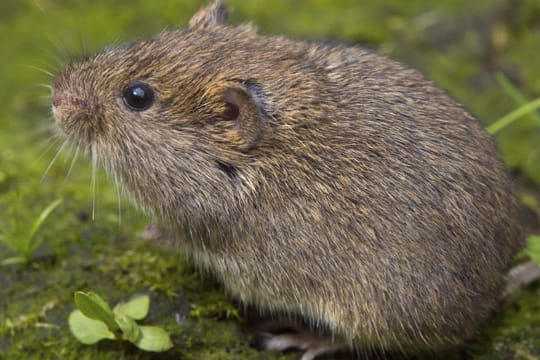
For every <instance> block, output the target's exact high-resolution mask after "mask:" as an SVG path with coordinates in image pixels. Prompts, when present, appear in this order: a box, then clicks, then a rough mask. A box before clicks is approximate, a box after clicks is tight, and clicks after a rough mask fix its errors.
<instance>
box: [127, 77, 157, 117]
mask: <svg viewBox="0 0 540 360" xmlns="http://www.w3.org/2000/svg"><path fill="white" fill-rule="evenodd" d="M122 98H123V99H124V103H125V104H126V105H127V107H129V108H130V109H131V110H135V111H143V110H146V109H148V108H149V107H150V106H152V104H153V103H154V91H153V90H152V88H151V87H150V86H149V85H148V84H145V83H143V82H135V83H131V84H129V85H128V86H126V87H125V88H124V91H122Z"/></svg>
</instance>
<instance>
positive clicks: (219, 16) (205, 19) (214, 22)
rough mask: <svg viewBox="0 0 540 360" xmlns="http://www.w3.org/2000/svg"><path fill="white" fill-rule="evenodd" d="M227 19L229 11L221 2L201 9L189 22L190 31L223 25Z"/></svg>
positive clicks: (215, 2) (218, 0)
mask: <svg viewBox="0 0 540 360" xmlns="http://www.w3.org/2000/svg"><path fill="white" fill-rule="evenodd" d="M228 17H229V9H228V8H227V5H225V3H224V2H223V1H221V0H217V1H214V2H213V3H211V4H209V5H207V6H205V7H203V8H202V9H200V10H199V11H197V12H196V13H195V15H193V16H192V17H191V19H190V20H189V28H190V29H208V28H210V27H213V26H219V25H225V24H226V23H227V18H228Z"/></svg>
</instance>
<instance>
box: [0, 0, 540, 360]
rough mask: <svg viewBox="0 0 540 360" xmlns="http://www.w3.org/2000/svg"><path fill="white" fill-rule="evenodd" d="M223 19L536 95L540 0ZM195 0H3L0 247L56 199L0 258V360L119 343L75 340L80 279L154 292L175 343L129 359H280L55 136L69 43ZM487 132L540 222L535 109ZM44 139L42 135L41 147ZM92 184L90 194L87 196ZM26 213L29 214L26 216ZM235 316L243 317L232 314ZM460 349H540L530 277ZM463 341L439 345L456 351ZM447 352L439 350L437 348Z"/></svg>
mask: <svg viewBox="0 0 540 360" xmlns="http://www.w3.org/2000/svg"><path fill="white" fill-rule="evenodd" d="M229 3H230V4H231V5H232V6H233V8H234V9H235V11H234V12H233V14H232V21H233V22H234V23H239V22H241V21H246V20H253V21H254V22H255V23H256V24H257V25H258V26H259V29H260V31H261V32H262V33H270V34H286V35H288V36H292V37H297V38H311V39H333V40H344V41H348V42H353V43H363V44H367V45H368V46H370V47H373V48H377V49H378V50H379V51H381V52H384V53H387V54H389V55H391V56H393V57H396V58H399V59H401V60H402V61H404V62H405V63H408V64H409V65H411V66H414V67H416V68H419V69H420V70H422V71H423V72H424V73H426V74H427V75H428V76H429V77H430V78H432V79H433V80H435V81H436V82H438V83H439V84H441V85H442V86H444V87H445V88H447V89H448V90H449V91H450V92H451V93H452V95H453V96H455V97H456V98H458V99H459V100H460V101H461V102H463V103H464V104H465V105H466V106H467V107H468V108H469V109H471V111H472V112H473V113H474V114H475V115H477V116H478V117H479V118H480V119H481V120H482V121H484V122H485V124H488V123H490V122H492V121H494V120H495V119H497V118H499V117H500V116H502V115H504V114H505V113H507V112H509V111H511V110H513V109H514V108H516V107H517V104H516V103H515V102H513V100H512V99H511V97H510V96H508V94H506V93H505V92H504V91H503V90H502V89H501V87H500V86H499V85H498V84H497V82H496V81H495V80H494V76H495V74H496V73H498V72H501V73H503V74H505V76H506V77H507V78H508V79H510V80H511V81H512V82H513V83H514V84H515V85H516V86H517V88H518V89H519V90H520V91H521V92H522V94H523V95H524V96H525V97H526V98H528V99H533V98H535V97H538V96H539V95H540V67H539V66H538V56H539V55H540V46H539V45H538V44H540V3H539V2H538V1H537V0H521V1H511V0H487V1H481V2H480V1H477V2H473V1H468V0H441V1H439V2H437V4H436V5H434V3H433V2H430V1H426V0H415V1H400V0H385V1H364V2H358V1H355V0H342V1H335V0H314V1H307V0H302V1H288V0H274V1H270V0H257V1H250V2H243V1H240V0H234V1H233V0H230V1H229ZM200 4H201V3H200V2H199V1H195V0H185V1H182V0H160V1H145V0H135V1H120V0H116V1H105V0H99V1H94V2H86V1H76V0H62V1H61V0H57V1H55V0H26V1H2V2H0V20H1V21H0V32H1V33H2V34H4V35H3V36H2V38H1V40H0V45H1V49H2V52H1V53H0V83H1V85H2V86H0V98H1V99H2V107H1V109H0V236H2V238H3V240H4V241H6V242H8V243H9V244H10V245H11V246H6V245H1V243H0V261H1V260H2V259H5V258H8V257H10V256H13V255H17V254H16V253H14V252H13V251H12V250H10V249H11V248H13V247H14V246H13V245H14V242H15V241H20V237H17V236H15V235H14V233H13V229H14V221H15V218H18V221H19V223H20V224H27V225H26V226H27V227H28V228H29V227H30V226H31V224H32V223H33V221H34V220H35V218H36V217H37V216H38V214H39V212H40V211H41V210H42V209H44V208H45V207H46V206H47V205H48V204H49V203H51V202H52V201H53V200H54V199H57V198H63V200H64V201H63V203H62V205H61V206H60V207H59V208H58V209H57V210H56V211H55V212H53V213H52V215H51V216H50V217H49V219H47V221H46V222H45V224H44V226H43V227H42V229H41V230H40V231H39V233H38V235H37V236H38V237H37V240H39V241H40V242H42V245H41V246H40V247H38V248H37V250H36V251H35V252H33V256H32V259H31V261H30V262H29V263H28V264H24V265H12V266H3V267H0V359H3V358H5V359H34V358H35V359H57V358H62V359H95V358H100V359H117V358H118V356H119V350H118V345H117V344H116V343H114V342H107V341H104V342H102V343H99V344H98V345H96V346H83V345H81V344H79V343H77V341H76V340H75V339H74V338H73V337H72V336H71V334H70V333H69V330H68V328H67V317H68V315H69V312H70V311H71V310H72V309H73V298H72V295H73V292H74V291H75V290H82V289H89V290H93V291H96V292H98V293H99V294H101V295H103V296H104V297H105V298H106V299H107V300H109V301H110V303H113V304H114V303H116V302H118V301H120V300H124V299H127V298H129V297H130V296H131V295H132V294H134V293H137V292H145V293H149V294H150V295H151V298H152V302H151V308H150V315H149V317H148V318H147V319H146V320H145V321H146V322H147V323H149V324H155V325H160V326H163V327H165V328H166V329H167V330H168V331H169V332H170V333H171V335H172V339H173V342H174V344H175V346H174V348H173V349H172V350H171V351H169V352H167V353H166V354H164V355H163V354H161V355H155V354H148V353H146V354H145V353H141V352H138V351H137V350H136V349H135V348H128V350H127V351H128V353H127V355H128V358H139V359H149V358H160V359H168V358H170V359H242V358H245V359H265V358H266V359H276V358H291V357H290V355H279V354H270V353H259V352H257V351H256V350H254V349H252V348H250V347H249V336H247V335H246V334H245V332H243V331H242V319H241V318H242V316H241V315H242V314H241V312H237V310H236V309H237V308H236V305H235V304H234V303H233V302H232V301H231V300H230V299H228V298H227V297H226V296H225V295H224V294H223V292H222V290H221V288H220V287H219V286H218V285H217V284H215V283H214V282H213V281H212V280H211V279H208V278H205V277H202V276H200V275H197V274H196V272H194V270H193V269H192V267H191V265H190V264H189V263H188V262H187V260H186V259H184V258H183V257H182V255H181V254H178V253H174V252H173V251H170V249H166V248H163V247H160V246H159V245H156V244H150V243H147V242H145V241H143V240H141V239H140V238H139V237H138V235H137V234H138V233H139V232H140V231H141V230H142V229H143V228H144V226H145V224H146V223H147V222H148V221H149V220H148V219H147V218H145V217H144V216H142V215H139V214H138V213H137V212H136V211H134V210H133V209H131V207H130V206H129V205H128V204H127V202H126V201H125V200H124V199H122V200H121V203H120V204H119V201H118V196H117V193H116V191H115V189H114V188H113V187H112V185H111V184H110V183H109V182H108V181H107V179H106V177H105V175H104V174H103V173H101V172H98V176H97V179H98V180H97V183H96V187H95V189H96V190H95V196H93V195H92V193H93V190H92V189H91V187H90V178H91V171H90V168H89V164H88V161H86V159H85V160H80V161H76V162H75V163H74V166H73V169H72V170H71V171H70V172H69V173H70V175H69V176H68V177H67V178H66V174H67V173H68V169H69V168H70V166H71V165H70V164H71V154H70V152H69V151H64V152H63V153H62V154H61V155H60V157H59V158H58V159H57V161H56V162H55V163H54V164H53V166H52V167H51V168H50V170H49V171H48V172H47V173H46V174H45V175H44V173H45V170H46V169H47V167H48V164H49V162H50V161H51V159H52V158H53V157H54V154H55V151H56V149H57V148H58V146H59V144H58V143H57V142H55V140H51V137H52V134H53V132H52V130H51V129H50V125H51V124H52V119H51V117H50V111H49V105H48V104H49V99H48V90H47V89H46V88H44V87H42V86H40V85H39V84H45V85H46V84H49V83H50V80H51V79H50V77H49V76H48V75H45V74H43V73H42V72H40V71H39V70H36V69H35V67H38V68H42V69H45V70H47V71H52V72H54V71H56V70H58V69H59V68H60V67H61V66H62V64H64V65H65V64H66V63H67V62H68V61H69V59H70V57H72V56H74V55H81V53H84V52H91V51H92V50H97V49H99V48H101V47H102V46H105V45H108V44H110V43H114V42H118V40H119V39H120V40H121V41H130V40H135V39H138V38H143V37H146V36H149V35H151V34H153V33H155V32H158V31H160V30H161V29H163V28H165V27H175V26H177V25H178V26H180V25H184V24H185V23H186V22H187V19H188V18H189V16H190V15H191V14H192V13H193V12H194V11H195V10H196V9H197V8H198V7H199V6H200ZM496 140H497V142H498V145H499V146H500V148H501V150H502V152H503V154H504V158H505V160H506V162H507V164H508V165H509V167H510V168H511V169H512V171H513V173H514V174H515V176H516V179H517V181H518V184H519V186H520V197H521V198H522V200H523V203H524V205H525V206H524V208H525V211H524V214H525V216H524V224H525V226H526V228H527V229H529V231H534V232H536V233H538V232H540V226H539V224H540V222H539V221H538V219H539V217H540V196H539V191H538V190H539V187H538V185H539V184H540V145H539V144H540V131H539V127H538V124H536V123H535V119H534V117H532V116H529V117H527V118H525V119H523V120H522V121H520V122H519V123H518V124H515V125H513V126H511V127H509V128H507V129H505V130H504V131H503V132H502V133H501V134H499V135H497V137H496ZM51 143H52V146H50V145H51ZM93 199H95V205H93V203H94V200H93ZM23 228H24V227H23ZM238 315H240V316H238ZM465 353H466V354H468V355H469V356H471V357H474V358H476V359H507V358H524V359H535V358H539V357H540V288H539V287H538V286H537V285H536V286H534V285H533V286H530V287H529V288H528V289H526V290H525V291H523V292H522V293H520V294H519V295H518V296H517V298H516V299H515V301H514V302H512V303H511V304H510V305H508V306H507V307H506V308H505V310H504V311H503V312H502V313H501V314H499V315H497V316H495V317H494V318H493V319H492V320H491V321H490V323H489V324H487V326H486V328H485V331H484V333H483V336H482V337H481V338H480V339H478V340H477V341H476V342H475V343H473V344H470V345H469V346H468V347H467V349H466V350H465ZM462 355H463V352H460V353H454V354H448V356H454V357H457V358H459V357H460V356H462ZM444 356H445V357H446V355H444Z"/></svg>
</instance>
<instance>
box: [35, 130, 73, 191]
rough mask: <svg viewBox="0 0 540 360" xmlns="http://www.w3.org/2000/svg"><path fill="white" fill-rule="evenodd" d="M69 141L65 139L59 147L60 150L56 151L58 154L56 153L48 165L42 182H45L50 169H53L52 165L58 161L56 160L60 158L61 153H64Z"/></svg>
mask: <svg viewBox="0 0 540 360" xmlns="http://www.w3.org/2000/svg"><path fill="white" fill-rule="evenodd" d="M67 144H68V142H67V140H66V141H64V143H63V144H62V146H60V148H59V149H58V151H57V152H56V155H54V157H53V159H52V160H51V162H50V163H49V166H47V169H46V170H45V172H44V173H43V176H42V177H41V180H40V182H43V181H44V180H45V178H46V177H47V174H48V173H49V170H51V167H52V166H53V164H54V163H55V162H56V160H57V159H58V157H59V156H60V154H61V153H62V151H64V149H65V148H66V146H67Z"/></svg>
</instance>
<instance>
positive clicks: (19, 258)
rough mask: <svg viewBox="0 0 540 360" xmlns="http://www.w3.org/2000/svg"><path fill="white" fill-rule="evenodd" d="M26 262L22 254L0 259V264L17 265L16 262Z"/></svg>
mask: <svg viewBox="0 0 540 360" xmlns="http://www.w3.org/2000/svg"><path fill="white" fill-rule="evenodd" d="M25 262H26V258H25V257H23V256H13V257H9V258H7V259H4V260H2V261H0V265H2V266H8V265H17V264H24V263H25Z"/></svg>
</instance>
